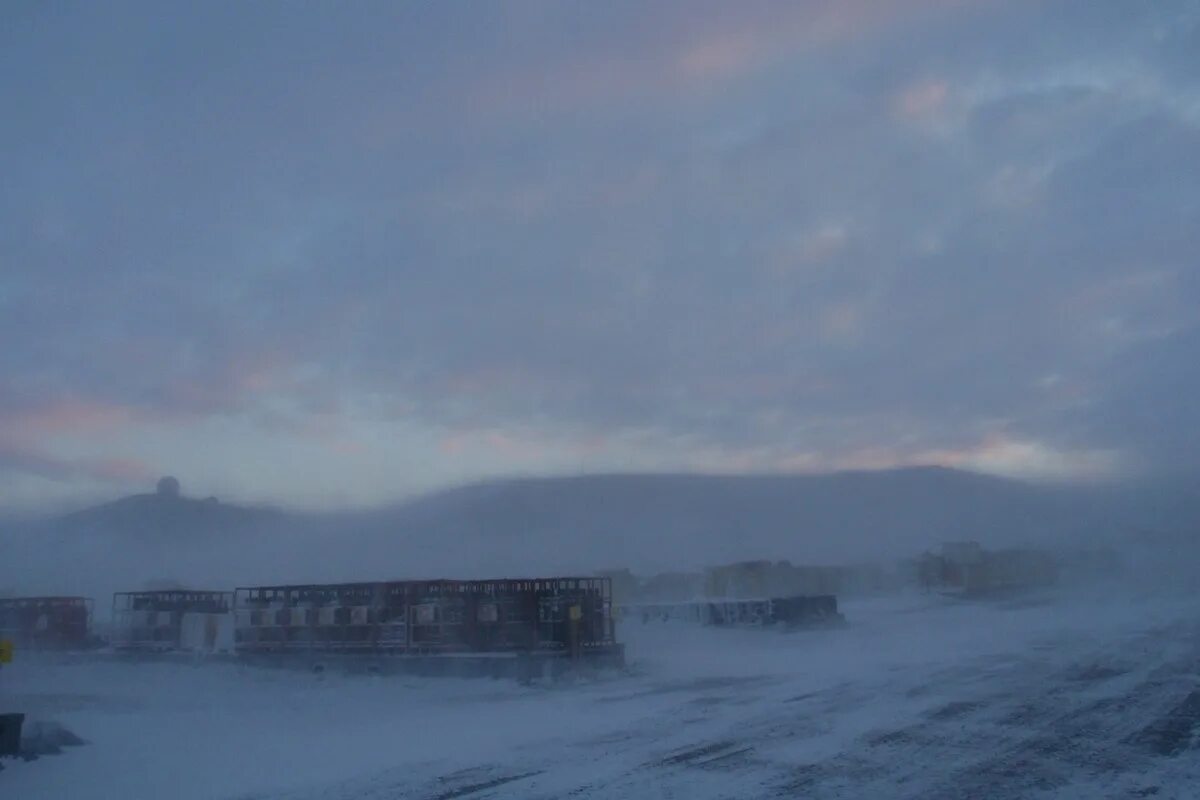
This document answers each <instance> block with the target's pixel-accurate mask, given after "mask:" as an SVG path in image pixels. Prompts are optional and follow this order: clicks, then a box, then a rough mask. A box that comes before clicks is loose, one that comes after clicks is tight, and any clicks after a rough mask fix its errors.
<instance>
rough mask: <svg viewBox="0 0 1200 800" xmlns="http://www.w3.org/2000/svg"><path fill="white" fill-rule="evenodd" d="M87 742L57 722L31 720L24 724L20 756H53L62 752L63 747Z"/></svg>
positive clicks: (77, 745) (76, 745)
mask: <svg viewBox="0 0 1200 800" xmlns="http://www.w3.org/2000/svg"><path fill="white" fill-rule="evenodd" d="M85 744H87V742H86V741H84V740H83V739H81V738H80V737H78V736H76V735H75V734H74V733H72V732H71V731H69V730H67V729H66V728H64V727H63V726H62V725H60V724H58V723H57V722H31V723H29V724H28V725H26V726H25V733H24V735H23V736H22V737H21V750H20V753H21V756H22V757H23V758H37V757H38V756H54V755H58V754H59V753H61V752H62V749H63V748H64V747H79V746H80V745H85Z"/></svg>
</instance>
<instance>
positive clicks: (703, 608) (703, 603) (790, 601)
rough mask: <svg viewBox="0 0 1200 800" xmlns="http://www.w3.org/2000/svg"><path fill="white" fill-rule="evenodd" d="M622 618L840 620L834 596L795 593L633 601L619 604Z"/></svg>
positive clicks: (741, 623)
mask: <svg viewBox="0 0 1200 800" xmlns="http://www.w3.org/2000/svg"><path fill="white" fill-rule="evenodd" d="M618 613H619V615H620V616H621V618H622V619H634V620H641V621H642V622H643V623H649V622H694V623H698V624H701V625H714V626H718V627H735V626H736V627H752V628H753V627H768V626H782V627H786V628H795V627H803V626H816V625H823V624H828V623H838V622H843V621H844V618H843V616H842V615H841V613H840V612H838V604H837V597H836V596H835V595H831V594H824V595H796V596H793V597H771V598H766V597H763V598H710V599H707V600H693V601H691V602H686V603H635V604H626V605H623V606H620V607H619V609H618Z"/></svg>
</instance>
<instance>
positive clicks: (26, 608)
mask: <svg viewBox="0 0 1200 800" xmlns="http://www.w3.org/2000/svg"><path fill="white" fill-rule="evenodd" d="M91 627H92V600H91V598H89V597H8V598H0V639H11V640H12V641H13V642H15V643H16V645H17V647H19V648H24V649H28V650H72V649H78V648H83V647H87V646H89V645H91V644H92V635H91Z"/></svg>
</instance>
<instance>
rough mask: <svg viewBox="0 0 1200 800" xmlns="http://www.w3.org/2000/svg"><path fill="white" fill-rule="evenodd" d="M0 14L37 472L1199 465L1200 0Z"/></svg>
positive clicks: (348, 501) (372, 476)
mask: <svg viewBox="0 0 1200 800" xmlns="http://www.w3.org/2000/svg"><path fill="white" fill-rule="evenodd" d="M0 16H2V20H0V22H2V24H0V96H3V97H4V98H5V103H4V105H5V113H4V116H5V124H4V125H3V126H0V172H2V173H3V174H4V176H5V179H4V181H3V189H2V190H0V341H3V342H4V346H3V347H0V509H3V510H4V511H5V513H15V512H30V511H36V512H41V511H45V510H47V509H57V508H80V507H83V506H85V505H87V504H88V503H90V502H94V501H99V500H106V499H110V498H112V497H115V496H119V495H121V494H127V493H130V492H132V491H140V490H141V488H142V487H144V486H146V485H148V484H149V483H150V482H152V481H153V479H154V478H156V477H157V476H158V475H160V474H164V473H172V474H176V475H179V476H180V477H181V478H182V479H183V480H184V483H185V485H186V486H188V487H190V488H191V490H192V491H193V492H194V493H195V494H196V495H198V496H201V497H203V496H206V495H209V494H216V495H219V496H220V497H222V498H224V499H229V500H237V501H243V502H246V501H249V502H256V503H260V502H267V503H271V504H274V505H277V506H281V507H286V508H307V509H339V508H347V507H364V506H379V505H385V504H389V503H393V502H396V501H398V500H400V499H403V498H405V497H409V496H412V495H413V494H416V493H419V492H421V491H424V490H427V489H434V488H440V487H444V486H449V485H456V484H460V483H463V482H466V481H470V480H472V479H476V478H481V477H495V476H506V475H512V474H534V475H539V474H547V475H557V474H569V473H585V472H612V471H637V472H654V471H671V472H706V473H729V472H735V473H762V472H777V471H779V472H812V471H817V472H819V471H824V470H827V469H833V468H839V467H889V466H898V465H908V464H937V465H942V466H957V467H966V468H971V469H975V470H981V471H985V472H991V473H996V474H1003V475H1013V476H1020V477H1027V478H1033V479H1039V480H1045V479H1048V478H1053V479H1061V480H1068V481H1093V482H1094V481H1106V480H1113V481H1126V480H1130V479H1134V478H1137V479H1143V480H1151V481H1157V480H1161V479H1163V478H1164V476H1171V477H1176V476H1180V475H1183V476H1190V475H1194V474H1195V470H1196V467H1197V456H1196V454H1197V453H1198V452H1200V448H1198V447H1197V444H1198V442H1197V436H1196V431H1197V430H1198V428H1200V426H1198V425H1197V422H1200V420H1198V419H1197V414H1198V412H1197V408H1200V406H1198V405H1197V404H1196V403H1195V402H1194V398H1195V396H1196V394H1197V391H1196V390H1197V388H1200V380H1198V374H1200V373H1198V371H1197V369H1196V368H1195V363H1196V362H1197V350H1198V348H1197V344H1198V343H1200V328H1198V327H1197V324H1198V322H1200V319H1198V313H1200V312H1198V311H1197V309H1200V274H1198V271H1197V269H1196V253H1197V252H1198V250H1200V249H1198V245H1200V225H1196V224H1195V223H1196V220H1197V218H1198V217H1200V159H1197V158H1196V157H1195V154H1196V153H1197V152H1200V127H1198V126H1200V69H1198V68H1197V67H1198V66H1200V65H1198V63H1197V61H1198V59H1200V10H1198V7H1197V4H1196V3H1194V2H1171V1H1167V2H1156V3H1118V2H1094V1H1093V0H1087V1H1086V2H1065V3H1056V4H1053V5H1041V4H1024V3H1010V2H970V3H934V2H920V1H917V0H914V2H907V3H892V2H873V1H872V0H839V1H838V2H803V3H784V4H777V3H758V2H750V3H738V4H736V6H730V5H728V4H723V3H707V2H701V3H696V2H677V3H656V4H653V5H645V4H642V3H604V4H597V5H588V6H580V5H562V4H553V3H505V4H492V5H482V6H478V5H477V6H472V7H470V9H466V8H464V7H461V6H454V5H448V4H440V3H439V4H394V3H356V4H354V5H353V6H321V5H312V4H309V5H296V4H270V3H259V4H254V5H251V6H246V5H240V4H239V5H232V4H209V3H201V4H190V5H184V4H162V3H151V2H130V3H119V4H116V5H106V6H103V7H101V6H98V5H91V4H73V5H72V4H55V5H51V6H45V5H40V4H31V3H18V4H7V5H6V6H5V8H4V9H3V10H2V11H0Z"/></svg>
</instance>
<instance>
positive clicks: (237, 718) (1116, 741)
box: [0, 594, 1200, 800]
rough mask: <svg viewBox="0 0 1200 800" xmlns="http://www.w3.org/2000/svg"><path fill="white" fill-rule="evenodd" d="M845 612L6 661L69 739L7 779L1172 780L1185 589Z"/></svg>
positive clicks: (240, 788) (939, 793)
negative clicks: (596, 653) (470, 666)
mask: <svg viewBox="0 0 1200 800" xmlns="http://www.w3.org/2000/svg"><path fill="white" fill-rule="evenodd" d="M843 610H844V611H845V613H846V615H847V618H848V620H849V625H848V626H847V627H845V628H840V629H833V630H822V631H805V632H795V633H778V632H771V631H746V630H712V629H701V628H694V627H687V626H671V625H666V626H664V625H661V624H651V625H645V626H643V625H640V624H636V623H628V624H626V625H624V626H623V628H622V629H621V630H620V632H619V633H620V635H621V637H622V638H623V639H624V640H625V641H627V642H628V644H629V655H630V659H631V668H630V670H629V673H628V674H625V675H613V676H610V677H606V678H603V679H593V680H586V681H579V682H576V683H573V684H568V683H560V684H556V685H550V686H535V687H519V686H516V685H514V684H512V683H509V682H505V681H491V680H458V679H418V678H398V677H378V676H347V675H334V674H326V675H324V676H316V675H312V674H308V673H303V672H292V671H276V670H266V669H256V668H248V667H240V666H237V665H233V664H215V663H207V664H204V663H201V664H196V665H188V664H162V663H158V664H154V663H147V664H136V665H131V664H117V663H107V662H73V663H72V662H68V663H62V662H60V663H56V664H46V663H38V662H35V661H32V660H28V659H24V660H20V661H19V662H18V663H17V664H14V665H12V667H11V668H6V669H5V671H4V672H2V673H0V705H2V706H3V707H5V708H10V707H11V708H13V709H17V710H22V711H26V712H27V713H28V714H30V716H31V717H32V718H35V719H43V720H56V721H58V722H61V723H63V724H64V725H65V726H67V727H68V728H69V729H71V730H72V731H74V732H75V733H77V734H79V735H80V736H82V737H84V738H85V739H87V740H88V741H89V742H90V744H88V745H87V746H84V747H79V748H73V749H70V750H67V751H66V752H64V753H63V754H62V755H58V756H52V757H46V758H43V759H41V760H39V761H37V762H32V763H15V762H12V761H7V762H5V763H6V765H7V766H6V769H5V771H4V772H2V773H0V796H2V797H5V798H9V797H12V798H22V800H37V798H79V799H80V800H84V799H86V798H155V799H157V798H177V799H178V800H191V799H192V798H206V799H207V798H217V799H219V800H251V798H253V799H254V800H351V798H354V799H358V798H364V799H365V798H370V799H372V800H383V798H388V799H389V800H391V799H392V798H419V799H423V800H433V799H434V798H436V799H437V800H451V798H468V799H469V800H475V799H476V798H484V797H487V798H523V799H524V798H560V797H600V798H642V797H648V798H660V797H676V798H775V797H778V798H784V797H806V798H823V797H838V798H892V797H897V798H923V799H925V798H934V799H936V798H1018V797H1020V798H1024V797H1035V798H1036V797H1047V798H1048V797H1055V798H1104V797H1112V798H1118V797H1119V798H1126V797H1155V798H1191V797H1196V796H1200V789H1197V788H1195V787H1198V786H1200V749H1197V748H1196V741H1195V732H1196V730H1197V725H1198V720H1200V717H1198V712H1200V615H1198V614H1197V612H1198V611H1200V601H1198V600H1196V599H1193V598H1190V597H1187V596H1185V595H1179V596H1174V597H1162V596H1159V597H1145V596H1144V597H1141V598H1134V599H1131V598H1130V597H1128V596H1120V597H1116V596H1111V595H1110V596H1104V595H1099V594H1096V595H1090V596H1089V595H1076V596H1072V597H1070V598H1064V597H1059V598H1051V599H1048V600H1045V601H1043V602H1032V601H1028V600H1027V601H1023V602H1009V603H998V604H968V603H955V602H951V601H945V600H942V599H940V598H931V597H908V598H903V599H896V598H893V599H887V600H872V601H859V602H852V603H845V604H843Z"/></svg>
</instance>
